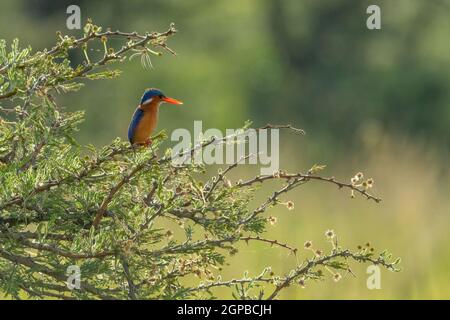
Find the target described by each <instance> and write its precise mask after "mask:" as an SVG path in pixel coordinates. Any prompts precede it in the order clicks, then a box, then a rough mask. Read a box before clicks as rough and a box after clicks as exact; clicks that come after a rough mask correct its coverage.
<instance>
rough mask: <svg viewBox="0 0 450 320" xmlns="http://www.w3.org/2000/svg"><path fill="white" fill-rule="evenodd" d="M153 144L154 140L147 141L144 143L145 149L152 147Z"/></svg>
mask: <svg viewBox="0 0 450 320" xmlns="http://www.w3.org/2000/svg"><path fill="white" fill-rule="evenodd" d="M152 143H153V141H152V139H150V138H148V139H147V140H145V142H144V143H143V146H144V147H149V146H151V144H152Z"/></svg>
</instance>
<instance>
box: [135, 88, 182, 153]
mask: <svg viewBox="0 0 450 320" xmlns="http://www.w3.org/2000/svg"><path fill="white" fill-rule="evenodd" d="M164 102H167V103H170V104H177V105H179V104H183V102H181V101H179V100H177V99H174V98H169V97H167V96H166V95H165V94H164V93H162V91H161V90H159V89H155V88H150V89H147V90H145V92H144V95H143V96H142V99H141V102H140V103H139V105H138V107H137V108H136V111H135V112H134V114H133V118H132V119H131V123H130V126H129V127H128V141H130V143H131V144H132V145H143V146H149V145H150V144H151V143H152V141H151V139H150V135H151V134H152V132H153V130H155V128H156V125H157V123H158V111H159V106H160V105H161V104H162V103H164Z"/></svg>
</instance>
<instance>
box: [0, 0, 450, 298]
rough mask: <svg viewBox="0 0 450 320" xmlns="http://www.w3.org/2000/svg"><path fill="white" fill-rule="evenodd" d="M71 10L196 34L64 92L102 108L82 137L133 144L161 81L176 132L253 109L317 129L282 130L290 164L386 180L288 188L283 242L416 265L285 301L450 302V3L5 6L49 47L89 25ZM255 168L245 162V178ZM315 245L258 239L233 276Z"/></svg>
mask: <svg viewBox="0 0 450 320" xmlns="http://www.w3.org/2000/svg"><path fill="white" fill-rule="evenodd" d="M70 4H78V5H79V6H80V7H81V14H82V20H83V22H84V21H85V20H86V19H87V18H88V17H91V18H93V20H94V22H95V23H97V24H99V25H102V26H104V27H108V26H110V27H111V28H112V29H113V30H114V29H120V30H122V31H133V30H136V31H139V32H144V31H147V30H148V31H153V30H156V31H164V30H166V28H167V27H168V25H169V23H170V22H175V23H176V26H177V28H178V29H179V31H180V32H179V33H178V34H176V35H175V36H174V37H173V38H171V39H170V40H169V45H170V46H171V47H172V48H173V49H175V50H176V51H177V53H178V55H177V56H176V57H173V56H170V55H164V56H163V57H161V58H158V57H155V58H154V59H153V65H154V69H152V70H145V69H143V68H142V66H141V65H140V63H139V59H136V60H132V61H131V62H129V63H126V64H124V65H122V66H118V67H120V68H121V69H122V70H123V74H122V76H121V77H120V78H119V79H116V80H105V81H95V82H92V83H90V84H89V86H87V87H85V88H84V89H82V91H81V92H77V93H71V94H68V95H66V96H64V97H61V98H60V99H61V100H62V102H63V104H64V105H65V106H66V108H67V109H68V110H78V109H83V110H86V121H85V123H84V124H83V125H82V127H81V129H80V132H79V139H80V140H81V142H82V143H94V144H96V145H99V146H100V145H103V144H106V143H109V142H110V141H111V140H113V139H114V138H115V137H117V136H120V137H122V138H126V130H127V126H128V123H129V119H130V117H131V114H132V112H133V110H134V108H135V107H136V105H137V103H138V101H139V98H140V96H141V94H142V92H143V90H144V89H145V88H147V87H158V88H161V89H163V90H164V92H165V93H166V94H168V95H171V96H174V97H176V98H179V99H181V100H183V101H184V102H185V108H170V107H167V108H164V110H163V112H162V113H161V117H160V128H161V129H162V128H165V129H166V130H167V131H168V132H170V131H171V130H172V129H175V128H180V127H183V128H187V129H190V130H192V129H193V121H194V120H202V121H203V127H204V128H211V127H214V128H219V129H222V130H224V129H225V128H237V127H240V126H241V125H242V124H243V123H244V121H245V120H247V119H251V120H253V122H254V124H255V125H257V126H259V125H264V124H266V123H268V122H270V123H290V124H292V125H294V126H297V127H301V128H303V129H304V130H306V132H307V135H306V136H304V137H298V136H295V135H292V134H287V133H283V134H282V136H281V138H282V140H281V167H283V168H286V169H289V170H291V171H300V170H305V169H308V168H309V167H310V166H311V165H312V164H314V163H324V164H327V165H328V167H327V170H326V172H325V174H328V175H334V176H336V177H337V178H339V179H341V180H347V181H348V180H349V179H350V178H351V177H352V176H353V175H354V174H355V173H356V172H357V171H363V172H364V174H365V175H366V176H367V177H368V176H370V177H373V178H374V179H375V190H374V192H375V193H376V195H378V196H380V197H382V198H383V202H382V203H381V204H379V205H377V204H375V203H372V202H368V201H366V200H363V199H361V198H357V199H350V197H349V194H348V192H346V191H343V190H337V189H336V188H334V187H333V186H330V185H326V184H320V183H310V184H307V185H305V186H304V187H302V189H299V190H297V191H296V192H294V193H292V194H291V195H289V196H288V197H287V198H286V199H287V200H292V201H294V203H295V210H293V211H287V210H286V209H285V208H283V207H280V208H278V209H276V210H273V211H272V212H271V215H274V216H276V217H277V218H278V222H277V224H276V225H274V226H272V227H271V228H270V229H269V231H268V237H272V238H277V239H278V240H280V241H283V242H287V243H289V244H291V245H292V246H296V247H299V248H301V247H302V244H303V242H304V241H305V240H312V241H313V242H314V244H315V247H317V249H323V250H327V249H328V248H327V245H326V243H325V241H324V231H325V230H326V229H334V230H335V231H336V232H337V234H338V235H339V239H340V243H341V244H342V245H344V246H350V247H356V246H357V245H358V244H364V243H366V242H367V241H370V243H371V244H372V245H373V246H374V247H375V249H376V250H377V251H381V250H382V249H384V248H388V249H389V250H390V251H391V252H393V254H394V255H396V256H401V257H402V267H403V269H404V270H403V271H402V272H401V273H398V274H391V273H389V272H387V271H382V279H381V287H382V288H381V289H380V290H369V289H367V287H366V279H367V276H368V275H367V274H366V272H365V271H366V269H365V267H362V266H361V267H359V266H358V267H356V268H355V270H354V272H355V273H356V275H357V278H356V279H351V278H352V277H351V276H346V277H344V279H343V281H340V282H339V283H334V282H333V281H331V280H330V281H325V283H312V284H308V287H307V288H306V289H301V288H298V287H294V286H293V287H291V288H288V290H286V291H285V292H284V293H283V294H282V295H281V298H293V299H306V298H325V299H336V298H344V299H345V298H356V299H373V298H375V299H380V298H387V299H399V298H401V299H419V298H431V299H437V298H446V299H449V298H450V286H449V283H450V279H449V277H450V254H449V252H450V240H449V233H448V231H449V226H450V209H449V208H450V197H449V192H450V190H449V185H450V184H449V182H450V175H449V170H448V163H449V137H450V90H449V87H450V54H449V50H450V42H449V38H450V19H449V15H450V1H448V0H429V1H423V0H396V1H392V0H391V1H388V0H386V1H377V0H370V1H364V0H363V1H361V0H353V1H350V0H341V1H338V0H322V1H315V0H285V1H271V0H248V1H237V0H236V1H229V0H216V1H206V0H203V1H200V0H191V1H175V0H164V1H163V0H160V1H136V0H127V1H106V0H105V1H87V0H86V1H72V0H64V1H57V2H56V1H50V0H46V1H41V0H28V1H26V0H4V1H2V5H1V11H0V38H5V39H7V40H8V41H11V40H12V39H13V38H16V37H17V38H19V39H20V40H21V43H22V45H23V46H25V45H28V44H30V45H31V46H32V47H33V48H34V49H36V50H38V49H43V48H45V47H50V46H52V44H53V43H54V41H55V38H56V36H55V32H56V30H61V31H62V32H63V33H69V34H74V35H76V34H80V31H76V32H74V31H69V30H66V27H65V22H66V18H67V16H68V15H67V14H66V8H67V6H68V5H70ZM370 4H377V5H379V6H380V7H381V17H382V29H381V30H374V31H371V30H368V29H367V28H366V19H367V17H368V15H367V14H366V8H367V7H368V6H369V5H370ZM76 58H77V57H75V59H76ZM254 170H255V168H252V167H250V166H248V167H242V168H240V171H239V174H238V175H236V176H235V178H240V177H244V176H250V174H252V173H254ZM272 187H273V186H272ZM268 190H269V189H263V190H261V192H260V193H258V197H257V199H256V200H263V199H265V197H266V196H267V192H268ZM307 255H308V253H307V252H303V251H302V250H300V251H299V253H298V255H297V257H295V256H291V255H289V254H288V253H287V252H284V251H282V250H281V249H276V248H270V247H268V246H265V245H264V244H262V245H259V244H257V243H256V244H252V245H251V246H247V245H245V244H243V245H242V248H241V250H240V253H239V254H238V255H237V256H236V257H234V258H232V259H231V260H230V266H228V267H226V268H225V269H224V271H223V275H224V278H231V277H238V276H242V273H243V271H245V270H248V271H249V272H250V273H251V274H254V273H259V272H260V271H261V269H262V268H263V267H264V266H266V265H271V266H272V267H273V268H274V270H275V271H277V272H283V271H287V270H289V268H292V267H293V266H294V265H295V263H296V262H297V261H301V260H302V259H304V258H305V256H307ZM218 294H219V297H229V295H228V294H227V293H226V292H222V291H219V292H218Z"/></svg>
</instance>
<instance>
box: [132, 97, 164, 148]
mask: <svg viewBox="0 0 450 320" xmlns="http://www.w3.org/2000/svg"><path fill="white" fill-rule="evenodd" d="M157 124H158V106H157V105H156V106H150V107H148V108H145V109H144V115H143V117H142V119H141V121H140V122H139V124H138V125H137V127H136V131H135V134H134V139H133V140H134V143H144V142H145V141H146V140H147V139H148V138H149V137H150V135H151V134H152V132H153V131H154V130H155V129H156V126H157Z"/></svg>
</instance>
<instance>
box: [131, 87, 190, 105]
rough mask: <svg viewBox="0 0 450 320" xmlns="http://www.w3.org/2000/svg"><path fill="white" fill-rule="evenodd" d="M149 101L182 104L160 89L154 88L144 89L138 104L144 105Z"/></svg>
mask: <svg viewBox="0 0 450 320" xmlns="http://www.w3.org/2000/svg"><path fill="white" fill-rule="evenodd" d="M151 102H168V103H171V104H183V103H182V102H181V101H178V100H176V99H173V98H169V97H167V96H166V95H165V94H164V93H162V91H161V90H158V89H155V88H151V89H147V90H145V92H144V95H143V96H142V99H141V103H140V104H141V105H145V104H148V103H151Z"/></svg>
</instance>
